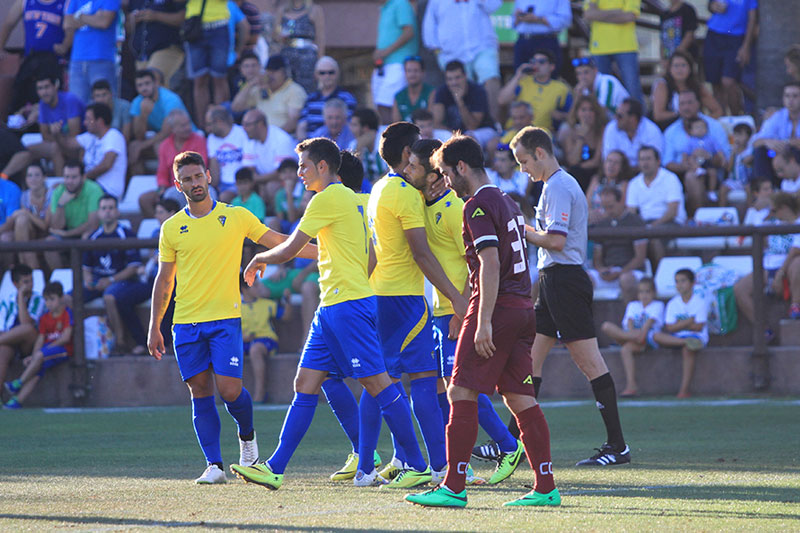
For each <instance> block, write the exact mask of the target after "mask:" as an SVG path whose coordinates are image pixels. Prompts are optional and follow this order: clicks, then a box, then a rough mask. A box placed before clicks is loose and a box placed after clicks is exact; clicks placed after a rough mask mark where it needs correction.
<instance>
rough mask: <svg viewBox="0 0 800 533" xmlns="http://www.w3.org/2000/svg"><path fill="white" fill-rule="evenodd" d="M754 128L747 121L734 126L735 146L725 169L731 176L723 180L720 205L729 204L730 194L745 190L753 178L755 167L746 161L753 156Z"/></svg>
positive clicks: (720, 189) (720, 190)
mask: <svg viewBox="0 0 800 533" xmlns="http://www.w3.org/2000/svg"><path fill="white" fill-rule="evenodd" d="M752 135H753V128H751V127H750V125H749V124H747V123H745V122H740V123H739V124H737V125H736V126H734V127H733V146H732V150H731V155H730V157H729V158H728V162H727V165H726V168H725V170H727V171H728V176H729V178H728V179H726V180H725V181H723V182H722V185H721V186H720V188H719V205H720V206H721V207H725V206H727V205H728V195H729V194H730V192H731V191H743V190H745V188H746V187H747V185H748V184H749V183H750V181H751V180H752V178H753V168H752V167H751V166H749V165H746V164H745V161H746V160H747V159H749V158H751V157H752V156H753V150H752V148H751V147H750V146H749V145H750V137H752Z"/></svg>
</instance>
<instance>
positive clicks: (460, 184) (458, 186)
mask: <svg viewBox="0 0 800 533" xmlns="http://www.w3.org/2000/svg"><path fill="white" fill-rule="evenodd" d="M451 181H452V183H451V187H450V188H451V189H453V190H454V191H456V194H457V195H458V197H459V198H463V197H465V196H469V183H468V182H467V177H466V176H464V174H461V173H460V172H459V171H458V169H456V168H453V178H452V180H451Z"/></svg>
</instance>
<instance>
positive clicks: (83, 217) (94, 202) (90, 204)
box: [50, 180, 105, 230]
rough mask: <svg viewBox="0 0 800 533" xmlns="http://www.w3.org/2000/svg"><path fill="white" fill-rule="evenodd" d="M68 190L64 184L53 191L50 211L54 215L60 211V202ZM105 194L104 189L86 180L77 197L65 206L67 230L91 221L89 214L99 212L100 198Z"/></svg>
mask: <svg viewBox="0 0 800 533" xmlns="http://www.w3.org/2000/svg"><path fill="white" fill-rule="evenodd" d="M66 190H67V189H66V187H65V185H64V184H63V183H62V184H61V185H59V186H58V187H56V188H55V190H54V191H53V196H52V199H51V200H50V211H52V212H53V213H55V212H56V210H57V209H58V202H59V200H60V199H61V195H63V194H64V192H65V191H66ZM104 194H105V193H104V192H103V189H102V187H100V186H99V185H98V184H97V183H95V182H93V181H91V180H84V182H83V186H81V189H80V191H79V192H78V193H77V195H76V196H75V197H74V198H73V199H71V200H70V201H69V202H67V203H66V204H64V220H65V221H66V227H65V229H67V230H71V229H74V228H77V227H78V226H80V225H82V224H85V223H86V221H87V220H89V214H90V213H93V212H95V211H97V207H98V205H99V204H100V198H101V197H102V196H103V195H104Z"/></svg>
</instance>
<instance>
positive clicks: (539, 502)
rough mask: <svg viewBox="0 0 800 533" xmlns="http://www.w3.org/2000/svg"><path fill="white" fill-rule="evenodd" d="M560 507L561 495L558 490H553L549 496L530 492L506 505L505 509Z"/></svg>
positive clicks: (504, 505)
mask: <svg viewBox="0 0 800 533" xmlns="http://www.w3.org/2000/svg"><path fill="white" fill-rule="evenodd" d="M559 505H561V494H559V493H558V489H553V490H551V491H550V492H548V493H547V494H542V493H540V492H534V491H530V492H529V493H528V494H526V495H525V496H523V497H522V498H520V499H518V500H514V501H510V502H506V503H504V504H503V507H520V506H529V507H545V506H552V507H558V506H559Z"/></svg>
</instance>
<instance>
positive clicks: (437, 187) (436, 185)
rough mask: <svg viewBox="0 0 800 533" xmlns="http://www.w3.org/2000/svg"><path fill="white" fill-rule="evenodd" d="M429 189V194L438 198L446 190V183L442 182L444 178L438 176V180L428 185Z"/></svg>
mask: <svg viewBox="0 0 800 533" xmlns="http://www.w3.org/2000/svg"><path fill="white" fill-rule="evenodd" d="M429 191H430V193H431V196H433V197H434V198H439V197H440V196H442V195H443V194H444V193H446V192H447V185H446V184H445V182H444V178H439V179H438V180H436V181H434V182H433V183H431V184H430V185H429Z"/></svg>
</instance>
